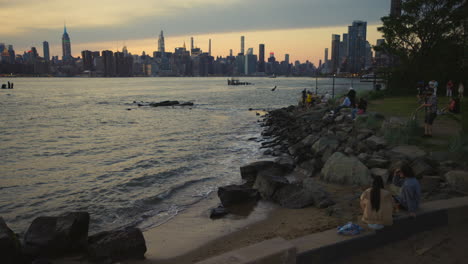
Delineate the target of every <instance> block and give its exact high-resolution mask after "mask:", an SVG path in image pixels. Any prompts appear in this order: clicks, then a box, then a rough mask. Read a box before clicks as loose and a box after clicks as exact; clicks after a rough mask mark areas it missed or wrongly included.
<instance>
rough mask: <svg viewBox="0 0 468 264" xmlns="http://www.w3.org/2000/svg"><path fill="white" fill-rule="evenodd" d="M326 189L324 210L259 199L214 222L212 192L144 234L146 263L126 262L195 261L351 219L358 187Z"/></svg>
mask: <svg viewBox="0 0 468 264" xmlns="http://www.w3.org/2000/svg"><path fill="white" fill-rule="evenodd" d="M327 188H328V190H330V192H331V196H332V198H333V199H334V200H335V201H336V202H337V204H336V205H335V206H333V207H330V208H328V209H317V208H315V207H307V208H303V209H287V208H281V207H279V206H277V205H275V204H272V203H270V202H265V201H260V202H258V203H257V204H256V205H255V208H253V209H252V211H251V212H248V209H246V208H241V209H240V210H239V212H238V213H248V215H244V216H242V215H233V214H230V215H228V216H226V217H224V218H221V219H216V220H211V219H210V218H209V210H210V208H213V207H215V206H217V204H218V203H219V199H218V197H217V196H216V194H212V195H211V196H210V197H209V198H208V199H206V200H204V201H202V202H200V203H198V204H196V205H195V206H193V207H192V208H190V209H188V210H187V211H184V212H182V213H180V214H179V215H177V216H176V217H175V218H174V219H172V220H171V221H168V222H167V223H165V224H162V225H160V226H158V227H154V228H152V229H149V230H147V231H145V232H144V236H145V240H146V244H147V248H148V251H147V252H146V254H145V256H146V259H145V260H144V261H134V262H131V263H135V264H137V263H158V264H159V263H161V264H170V263H177V264H184V263H195V262H197V261H200V260H203V259H206V258H209V257H212V256H216V255H219V254H222V253H224V252H227V251H230V250H233V249H237V248H241V247H245V246H248V245H251V244H254V243H257V242H260V241H263V240H266V239H270V238H273V237H277V236H280V237H283V238H285V239H293V238H296V237H300V236H304V235H306V234H311V233H315V232H320V231H324V230H328V229H332V228H336V227H337V226H338V225H341V224H343V223H346V222H347V221H357V220H358V219H359V214H360V209H359V195H360V194H361V191H362V187H355V186H340V185H334V184H327ZM126 263H127V262H126Z"/></svg>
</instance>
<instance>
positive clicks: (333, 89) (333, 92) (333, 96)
mask: <svg viewBox="0 0 468 264" xmlns="http://www.w3.org/2000/svg"><path fill="white" fill-rule="evenodd" d="M335 77H336V74H333V87H332V98H333V99H334V98H335Z"/></svg>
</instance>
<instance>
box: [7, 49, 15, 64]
mask: <svg viewBox="0 0 468 264" xmlns="http://www.w3.org/2000/svg"><path fill="white" fill-rule="evenodd" d="M8 54H9V55H10V63H12V64H13V63H15V50H14V49H13V45H8Z"/></svg>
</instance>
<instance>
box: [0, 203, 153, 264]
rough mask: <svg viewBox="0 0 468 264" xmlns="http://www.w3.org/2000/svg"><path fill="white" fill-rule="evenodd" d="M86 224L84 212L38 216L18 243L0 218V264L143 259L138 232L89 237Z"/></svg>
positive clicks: (125, 230) (127, 230)
mask: <svg viewBox="0 0 468 264" xmlns="http://www.w3.org/2000/svg"><path fill="white" fill-rule="evenodd" d="M89 220H90V216H89V214H88V213H87V212H70V213H65V214H63V215H60V216H54V217H51V216H41V217H38V218H36V219H34V221H33V222H32V223H31V225H30V226H29V228H28V230H27V231H26V233H25V234H24V237H23V239H21V236H20V235H18V234H15V233H14V232H13V231H12V230H11V229H10V228H9V227H8V226H7V225H6V223H5V221H4V220H3V218H0V263H6V264H16V263H19V264H23V263H51V261H49V260H50V259H55V258H62V257H67V256H79V258H80V259H81V260H85V259H86V260H89V261H91V262H98V263H113V262H115V261H120V260H124V259H142V258H144V254H145V252H146V245H145V240H144V237H143V234H142V232H141V231H140V230H139V229H138V228H133V227H127V228H121V229H116V230H112V231H105V232H101V233H98V234H95V235H92V236H88V229H89Z"/></svg>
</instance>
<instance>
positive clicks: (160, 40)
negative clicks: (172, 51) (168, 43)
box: [158, 30, 165, 53]
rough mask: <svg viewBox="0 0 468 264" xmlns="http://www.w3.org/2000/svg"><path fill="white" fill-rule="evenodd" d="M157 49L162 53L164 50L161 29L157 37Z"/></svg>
mask: <svg viewBox="0 0 468 264" xmlns="http://www.w3.org/2000/svg"><path fill="white" fill-rule="evenodd" d="M158 51H159V52H161V53H164V52H165V48H164V34H163V31H162V30H161V34H160V35H159V39H158Z"/></svg>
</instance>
